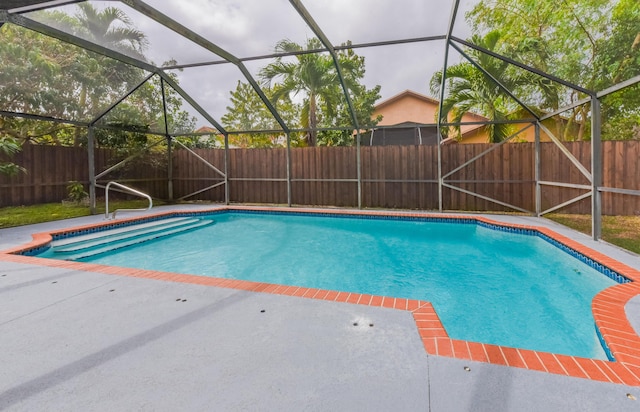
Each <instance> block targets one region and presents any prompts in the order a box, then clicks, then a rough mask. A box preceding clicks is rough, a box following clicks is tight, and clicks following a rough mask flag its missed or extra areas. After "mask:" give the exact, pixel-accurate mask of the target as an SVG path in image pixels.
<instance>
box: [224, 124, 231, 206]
mask: <svg viewBox="0 0 640 412" xmlns="http://www.w3.org/2000/svg"><path fill="white" fill-rule="evenodd" d="M229 190H230V189H229V134H228V133H226V132H225V134H224V204H225V205H228V204H229Z"/></svg>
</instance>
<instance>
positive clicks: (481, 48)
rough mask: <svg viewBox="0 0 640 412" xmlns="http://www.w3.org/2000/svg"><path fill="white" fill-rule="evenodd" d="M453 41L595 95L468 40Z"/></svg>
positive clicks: (455, 38)
mask: <svg viewBox="0 0 640 412" xmlns="http://www.w3.org/2000/svg"><path fill="white" fill-rule="evenodd" d="M451 39H453V40H454V41H456V42H457V43H460V44H462V45H464V46H467V47H470V48H472V49H475V50H478V51H479V52H482V53H485V54H487V55H489V56H491V57H494V58H496V59H499V60H502V61H504V62H507V63H509V64H511V65H513V66H516V67H519V68H521V69H523V70H526V71H528V72H530V73H533V74H537V75H538V76H541V77H544V78H545V79H548V80H551V81H554V82H556V83H559V84H561V85H563V86H566V87H569V88H571V89H573V90H576V91H579V92H582V93H584V94H589V95H591V94H593V93H592V92H591V90H588V89H585V88H584V87H580V86H578V85H576V84H573V83H571V82H568V81H566V80H563V79H561V78H559V77H556V76H553V75H551V74H549V73H545V72H543V71H542V70H538V69H536V68H533V67H531V66H527V65H526V64H523V63H520V62H519V61H517V60H513V59H510V58H508V57H506V56H503V55H501V54H498V53H496V52H492V51H491V50H489V49H485V48H484V47H480V46H478V45H476V44H473V43H471V42H468V41H466V40H462V39H459V38H457V37H455V36H451Z"/></svg>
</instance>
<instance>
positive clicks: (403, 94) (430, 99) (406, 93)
mask: <svg viewBox="0 0 640 412" xmlns="http://www.w3.org/2000/svg"><path fill="white" fill-rule="evenodd" d="M407 96H412V97H415V98H416V99H420V100H424V101H426V102H429V103H433V104H435V105H438V104H440V102H439V101H438V100H436V99H434V98H433V97H429V96H426V95H424V94H421V93H418V92H414V91H413V90H405V91H403V92H400V93H398V94H396V95H395V96H391V97H389V98H388V99H385V100H382V101H381V102H380V103H378V104H376V105H375V108H376V109H380V108H381V107H384V106H387V105H390V104H392V103H394V102H397V101H398V100H400V99H402V98H404V97H407Z"/></svg>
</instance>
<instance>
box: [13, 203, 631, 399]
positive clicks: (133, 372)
mask: <svg viewBox="0 0 640 412" xmlns="http://www.w3.org/2000/svg"><path fill="white" fill-rule="evenodd" d="M203 208H204V207H203V206H180V207H178V208H176V207H172V208H168V207H161V208H154V210H153V211H152V212H153V213H158V212H160V211H166V210H178V209H179V210H202V209H203ZM128 216H133V214H128V215H126V216H125V215H124V214H123V217H128ZM135 216H139V215H138V214H136V215H135ZM474 216H476V215H474ZM488 217H489V218H490V219H492V220H496V221H501V222H507V223H512V224H521V225H534V226H545V227H548V228H551V229H552V230H554V231H556V232H558V233H559V234H561V235H563V236H566V237H568V238H570V239H573V240H575V241H578V242H580V243H582V244H584V245H585V246H587V247H589V248H592V249H595V250H598V251H600V252H601V253H604V254H606V255H607V256H609V257H611V258H613V259H616V260H618V261H620V262H622V263H624V264H626V265H628V266H630V267H633V268H636V269H640V259H639V258H638V257H637V256H635V255H632V254H630V253H627V252H625V251H622V250H620V249H618V248H615V247H613V246H610V245H607V244H604V243H601V242H598V243H597V242H593V241H591V240H590V239H589V238H588V237H587V236H584V235H582V234H579V233H576V232H573V231H571V230H569V229H565V228H563V227H562V226H560V225H556V224H554V223H552V222H548V221H546V220H543V219H534V218H529V217H523V216H498V215H491V216H488ZM102 222H103V218H102V217H101V216H92V217H86V218H79V219H71V220H66V221H59V222H51V223H46V224H40V225H32V226H27V227H21V228H14V229H3V230H0V250H4V249H10V248H14V247H16V246H18V245H22V244H26V243H29V242H30V241H31V235H32V234H34V233H39V232H49V231H54V230H60V229H64V228H68V227H73V226H83V225H88V224H93V223H102ZM175 280H177V282H176V281H171V280H158V279H145V278H138V277H127V276H118V275H111V274H105V273H97V272H95V271H88V270H75V269H68V268H62V267H50V266H42V265H36V264H32V263H23V262H19V261H12V260H11V259H7V258H6V255H5V257H3V256H2V255H0V297H2V298H3V299H2V305H0V344H1V345H2V349H3V350H2V351H1V352H0V353H1V354H0V365H2V368H0V409H8V410H30V411H31V410H176V409H179V410H332V411H333V410H346V411H357V410H394V411H400V410H411V411H416V410H425V411H427V410H432V411H465V410H474V411H476V410H487V411H489V410H490V411H501V410H504V411H512V410H525V411H526V410H545V411H553V410H562V411H567V410H576V411H589V410H593V411H596V410H597V411H603V410H616V411H625V410H638V408H640V387H637V386H627V385H621V384H613V383H606V382H598V381H593V380H588V379H581V378H575V377H570V376H562V375H557V374H550V373H544V372H539V371H534V370H527V369H523V368H513V367H508V366H502V365H494V364H489V363H483V362H474V361H471V360H462V359H454V358H450V357H443V356H434V355H429V354H427V353H426V352H425V347H424V345H423V342H422V341H421V336H420V334H419V331H418V328H416V321H415V319H414V317H413V316H412V313H411V312H410V311H406V310H396V309H391V308H386V307H380V306H378V307H373V306H366V305H354V304H349V303H346V302H329V301H325V300H317V299H315V300H314V299H307V298H302V297H296V296H288V295H276V294H268V293H259V292H250V291H246V290H238V289H231V288H224V287H211V286H203V285H197V284H189V283H182V282H180V281H179V280H180V279H175ZM263 311H264V312H263ZM625 312H626V315H627V318H628V320H629V322H630V323H631V325H632V327H633V328H634V330H635V332H636V334H637V333H638V332H640V296H636V297H634V298H632V299H631V300H629V301H628V303H627V304H626V306H625ZM354 323H357V325H355V326H354ZM370 324H371V325H373V326H369V325H370ZM465 367H467V368H468V370H467V369H465ZM633 398H635V399H636V400H634V399H633Z"/></svg>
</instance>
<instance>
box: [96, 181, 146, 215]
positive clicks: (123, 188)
mask: <svg viewBox="0 0 640 412" xmlns="http://www.w3.org/2000/svg"><path fill="white" fill-rule="evenodd" d="M111 186H115V187H118V188H120V189H122V190H124V191H125V192H128V193H131V194H133V195H137V196H140V197H144V198H145V199H147V200H148V201H149V207H147V208H146V209H144V208H143V209H116V210H114V211H113V214H112V215H111V219H115V218H116V212H137V211H145V210H149V209H151V207H152V206H153V201H152V200H151V196H149V195H148V194H146V193H142V192H140V191H139V190H135V189H132V188H130V187H128V186H125V185H123V184H120V183H118V182H114V181H111V182H109V183H107V186H106V187H105V188H104V201H105V205H104V208H105V211H104V218H105V219H109V188H110V187H111Z"/></svg>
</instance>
